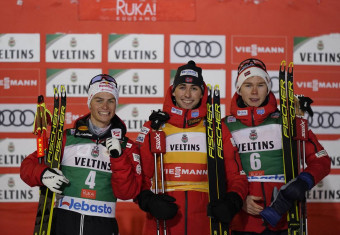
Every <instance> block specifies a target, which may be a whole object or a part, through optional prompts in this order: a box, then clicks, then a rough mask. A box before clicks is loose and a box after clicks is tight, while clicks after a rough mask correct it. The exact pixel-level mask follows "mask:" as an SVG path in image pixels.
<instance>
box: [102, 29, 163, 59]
mask: <svg viewBox="0 0 340 235" xmlns="http://www.w3.org/2000/svg"><path fill="white" fill-rule="evenodd" d="M108 61H109V62H129V63H163V62H164V35H161V34H110V35H109V51H108Z"/></svg>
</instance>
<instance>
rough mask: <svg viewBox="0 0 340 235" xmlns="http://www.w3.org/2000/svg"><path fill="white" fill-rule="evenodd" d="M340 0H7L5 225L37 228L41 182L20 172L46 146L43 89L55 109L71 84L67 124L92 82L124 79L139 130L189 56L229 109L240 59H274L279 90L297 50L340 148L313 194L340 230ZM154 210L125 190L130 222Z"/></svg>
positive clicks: (123, 224) (1, 217)
mask: <svg viewBox="0 0 340 235" xmlns="http://www.w3.org/2000/svg"><path fill="white" fill-rule="evenodd" d="M339 10H340V3H339V2H338V1H337V0H312V1H311V0H300V1H293V0H282V1H274V0H234V1H230V0H205V1H199V0H171V1H170V0H99V1H98V0H54V1H35V0H16V1H1V3H0V13H1V14H0V20H1V23H0V94H1V96H0V148H1V152H0V227H1V234H3V235H4V234H12V235H13V234H32V231H33V223H34V218H35V213H36V208H37V200H38V194H39V192H38V188H30V187H28V186H27V185H26V184H24V183H23V182H22V181H21V179H20V176H19V167H20V164H21V161H22V160H23V159H24V158H25V156H27V154H29V153H31V152H33V151H35V149H36V145H35V136H34V135H33V134H32V124H33V121H34V113H35V110H36V102H37V96H38V95H40V94H43V95H44V96H45V99H46V104H47V107H48V109H50V110H51V109H52V103H53V88H55V87H59V86H61V85H64V86H65V87H66V92H67V97H68V98H67V108H66V127H71V126H72V123H73V122H74V120H76V119H77V118H79V117H80V116H82V115H84V114H85V113H86V112H88V108H87V105H86V97H87V92H88V82H89V80H90V78H91V77H93V76H94V75H96V74H99V73H108V74H111V75H113V76H114V77H115V78H116V79H117V81H118V84H119V93H120V97H121V98H120V102H119V107H118V108H117V113H118V115H119V116H120V117H121V118H122V119H123V120H124V122H125V123H126V126H127V128H128V131H129V136H130V137H131V138H132V139H135V138H136V137H137V133H138V131H139V130H140V128H141V126H142V125H143V123H144V122H145V121H146V120H148V117H149V115H150V113H151V110H154V109H159V108H161V107H162V102H163V98H164V96H165V93H166V91H167V88H168V86H169V85H170V84H171V83H172V81H173V77H174V74H175V72H176V69H177V67H178V66H180V65H182V64H184V63H186V62H187V61H188V60H191V59H192V60H195V61H196V63H197V64H198V65H199V66H201V67H202V68H203V76H204V78H205V80H206V81H207V83H210V84H213V85H215V84H218V85H219V86H220V89H221V97H222V99H221V103H222V105H223V109H222V111H223V115H227V114H228V113H229V104H230V100H231V97H232V95H233V93H234V92H235V89H234V83H235V79H236V73H237V72H236V71H237V66H238V64H239V62H240V61H242V60H244V59H245V58H247V57H258V58H260V59H262V60H263V61H264V62H265V63H266V65H267V68H268V71H269V74H270V76H271V77H272V79H273V83H274V87H273V92H274V93H275V95H276V97H278V70H279V65H280V63H281V61H282V60H283V59H284V60H286V61H288V62H290V61H293V62H294V72H295V82H294V86H295V88H296V93H297V94H304V95H306V96H309V97H311V98H312V99H313V100H314V103H313V108H314V113H315V114H314V117H313V118H311V117H307V118H308V121H309V126H310V128H311V129H312V130H313V131H314V132H315V133H316V134H317V136H318V137H319V139H320V140H321V143H322V144H323V145H324V146H325V148H326V150H327V151H328V153H329V155H330V156H331V158H332V171H331V174H330V175H329V176H327V177H326V178H325V179H324V180H322V182H320V183H319V184H318V185H317V186H316V187H314V189H313V190H312V191H311V192H309V194H308V228H309V234H310V235H317V234H338V231H340V183H339V182H340V156H339V145H340V31H339V30H340V15H339ZM143 216H144V213H143V212H142V211H140V210H139V209H138V207H137V206H136V205H135V204H134V203H133V202H131V201H129V202H118V205H117V219H118V221H119V223H120V229H121V234H123V235H128V234H140V233H141V227H142V224H143Z"/></svg>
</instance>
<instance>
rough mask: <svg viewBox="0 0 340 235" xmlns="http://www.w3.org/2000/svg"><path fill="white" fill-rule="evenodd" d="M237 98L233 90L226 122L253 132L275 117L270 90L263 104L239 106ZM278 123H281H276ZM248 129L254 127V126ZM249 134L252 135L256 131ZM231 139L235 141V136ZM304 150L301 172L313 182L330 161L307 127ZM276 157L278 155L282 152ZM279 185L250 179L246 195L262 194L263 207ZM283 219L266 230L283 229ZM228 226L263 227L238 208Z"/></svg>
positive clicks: (323, 173) (256, 229)
mask: <svg viewBox="0 0 340 235" xmlns="http://www.w3.org/2000/svg"><path fill="white" fill-rule="evenodd" d="M240 99H241V97H240V96H239V95H238V94H237V93H235V95H234V96H233V99H232V102H231V115H232V116H229V117H227V118H226V119H225V121H226V122H227V123H228V122H236V120H237V121H240V122H241V123H242V124H243V125H244V128H245V129H246V128H249V127H257V128H258V130H257V131H259V130H260V128H266V127H264V126H263V125H265V124H263V123H264V122H265V121H267V120H268V119H269V118H276V119H278V118H279V112H278V110H277V102H276V99H275V96H274V94H273V93H272V92H270V93H269V95H268V102H267V104H266V105H264V106H261V107H240V106H239V105H238V102H239V101H240ZM242 106H243V105H242ZM278 120H279V119H278ZM261 124H262V125H261ZM228 125H229V123H228ZM279 126H281V124H280V122H279ZM249 129H254V130H256V128H249ZM232 133H233V132H232ZM253 134H254V135H256V133H253ZM280 136H281V135H280V134H279V136H277V137H275V139H279V138H281V137H280ZM234 139H235V140H236V137H235V136H234ZM281 147H282V146H281ZM281 147H280V148H281ZM305 149H306V165H307V167H306V168H305V169H304V171H305V172H308V173H310V174H311V175H312V176H313V178H314V183H315V184H317V183H318V182H319V181H320V180H321V179H323V178H324V177H325V176H326V175H328V174H329V172H330V164H331V161H330V158H329V156H328V155H327V153H326V151H325V150H324V148H323V147H322V146H321V144H320V143H319V142H318V140H317V138H316V136H315V134H314V133H313V132H312V131H311V130H309V131H308V141H306V143H305ZM281 151H282V150H281ZM280 156H282V154H281V155H280ZM241 158H242V156H241ZM282 161H283V160H282ZM283 184H284V182H254V181H251V180H249V183H248V190H249V195H253V196H258V197H262V199H263V200H262V201H260V202H258V204H259V205H261V206H262V207H263V208H265V207H267V206H269V205H270V203H271V199H272V196H273V190H274V188H276V189H280V188H281V186H282V185H283ZM286 218H287V216H283V217H282V219H281V220H280V222H279V223H278V224H277V226H276V227H275V228H273V227H271V226H270V225H268V226H269V227H268V228H269V229H270V230H284V229H287V220H286ZM231 229H232V230H234V231H245V232H246V231H247V232H256V233H261V232H263V231H264V230H265V229H266V226H265V225H264V222H263V220H262V218H261V216H260V215H258V216H253V215H250V214H248V213H246V212H245V211H243V210H241V211H240V212H239V213H238V214H237V215H236V216H235V217H234V219H233V221H232V224H231Z"/></svg>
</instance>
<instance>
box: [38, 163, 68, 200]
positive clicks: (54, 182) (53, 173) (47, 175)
mask: <svg viewBox="0 0 340 235" xmlns="http://www.w3.org/2000/svg"><path fill="white" fill-rule="evenodd" d="M41 182H42V183H43V184H44V185H45V186H46V187H47V188H49V189H50V190H51V191H52V192H55V193H59V194H61V193H62V191H61V190H59V189H60V187H61V186H62V185H63V183H65V184H68V183H69V182H70V181H69V180H68V179H67V178H66V177H65V176H64V175H63V172H61V170H59V169H57V168H53V169H50V168H47V170H46V171H45V172H44V174H43V175H42V178H41Z"/></svg>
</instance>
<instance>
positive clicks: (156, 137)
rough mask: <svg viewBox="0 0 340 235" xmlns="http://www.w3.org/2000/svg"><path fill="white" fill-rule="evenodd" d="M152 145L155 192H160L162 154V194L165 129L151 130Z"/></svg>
mask: <svg viewBox="0 0 340 235" xmlns="http://www.w3.org/2000/svg"><path fill="white" fill-rule="evenodd" d="M150 145H151V148H150V150H151V153H153V154H154V161H155V194H158V193H159V191H158V166H157V156H158V155H159V156H160V168H161V169H160V172H161V184H162V194H164V192H165V189H164V169H163V154H164V153H165V152H166V149H165V134H164V132H163V131H158V130H157V131H155V130H152V131H151V132H150ZM156 222H157V235H159V234H160V230H159V220H158V219H156ZM163 222H164V224H163V229H164V230H163V232H164V233H163V234H164V235H166V234H167V232H166V221H165V220H164V221H163Z"/></svg>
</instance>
